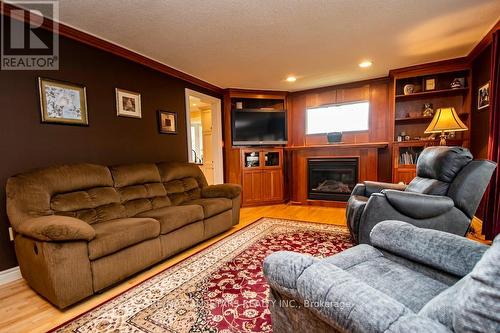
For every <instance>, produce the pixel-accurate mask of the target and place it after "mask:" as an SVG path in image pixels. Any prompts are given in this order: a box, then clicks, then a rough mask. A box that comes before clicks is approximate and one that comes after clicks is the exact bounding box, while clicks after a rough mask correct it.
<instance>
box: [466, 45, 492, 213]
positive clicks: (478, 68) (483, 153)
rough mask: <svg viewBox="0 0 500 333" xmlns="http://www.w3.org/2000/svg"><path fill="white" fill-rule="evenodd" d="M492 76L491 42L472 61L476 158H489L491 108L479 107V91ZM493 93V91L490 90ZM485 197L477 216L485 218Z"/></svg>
mask: <svg viewBox="0 0 500 333" xmlns="http://www.w3.org/2000/svg"><path fill="white" fill-rule="evenodd" d="M490 76H491V44H490V45H489V46H488V47H486V48H485V49H484V50H483V51H481V53H479V54H478V55H477V57H476V58H474V60H473V61H472V84H471V89H472V107H471V133H470V134H471V135H470V138H471V152H472V155H474V158H488V136H489V127H490V108H489V107H487V108H485V109H481V110H478V109H477V92H478V89H479V87H481V86H482V85H483V84H485V83H486V82H488V81H489V80H490ZM490 94H491V91H490ZM484 210H485V202H484V198H483V201H481V204H480V205H479V208H478V210H477V212H476V216H477V217H478V218H480V219H483V217H484V213H485V211H484Z"/></svg>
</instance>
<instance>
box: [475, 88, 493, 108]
mask: <svg viewBox="0 0 500 333" xmlns="http://www.w3.org/2000/svg"><path fill="white" fill-rule="evenodd" d="M488 106H490V81H488V82H487V83H486V84H484V85H483V86H481V87H479V89H478V91H477V109H478V110H481V109H484V108H487V107H488Z"/></svg>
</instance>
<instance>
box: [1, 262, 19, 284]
mask: <svg viewBox="0 0 500 333" xmlns="http://www.w3.org/2000/svg"><path fill="white" fill-rule="evenodd" d="M19 279H22V276H21V271H20V270H19V266H16V267H12V268H9V269H6V270H5V271H1V272H0V285H2V284H6V283H9V282H13V281H16V280H19Z"/></svg>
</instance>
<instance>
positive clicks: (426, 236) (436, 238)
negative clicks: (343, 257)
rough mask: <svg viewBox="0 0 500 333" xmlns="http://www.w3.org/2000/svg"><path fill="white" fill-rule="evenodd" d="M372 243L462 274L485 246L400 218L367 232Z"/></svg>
mask: <svg viewBox="0 0 500 333" xmlns="http://www.w3.org/2000/svg"><path fill="white" fill-rule="evenodd" d="M370 241H371V243H372V245H373V246H375V247H376V248H379V249H383V250H386V251H388V252H391V253H393V254H396V255H398V256H401V257H404V258H407V259H410V260H413V261H416V262H419V263H421V264H425V265H428V266H431V267H433V268H436V269H439V270H442V271H445V272H448V273H451V274H453V275H456V276H459V277H463V276H465V275H467V274H468V273H469V272H470V271H472V269H473V268H474V266H475V265H476V263H477V262H478V261H479V259H481V257H482V256H483V254H484V252H486V250H487V249H488V248H489V246H487V245H484V244H481V243H478V242H475V241H472V240H470V239H467V238H465V237H461V236H457V235H453V234H450V233H447V232H443V231H438V230H432V229H424V228H418V227H416V226H414V225H411V224H409V223H406V222H401V221H382V222H380V223H378V224H377V225H376V226H375V227H374V228H373V229H372V231H371V233H370Z"/></svg>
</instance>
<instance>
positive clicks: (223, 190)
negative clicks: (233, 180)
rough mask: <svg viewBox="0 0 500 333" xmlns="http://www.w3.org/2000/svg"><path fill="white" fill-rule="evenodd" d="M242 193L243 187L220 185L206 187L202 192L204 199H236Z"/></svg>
mask: <svg viewBox="0 0 500 333" xmlns="http://www.w3.org/2000/svg"><path fill="white" fill-rule="evenodd" d="M240 193H241V186H240V185H237V184H218V185H210V186H206V187H204V188H203V189H202V190H201V196H202V197H203V198H228V199H234V198H236V197H237V196H238V195H240Z"/></svg>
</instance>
